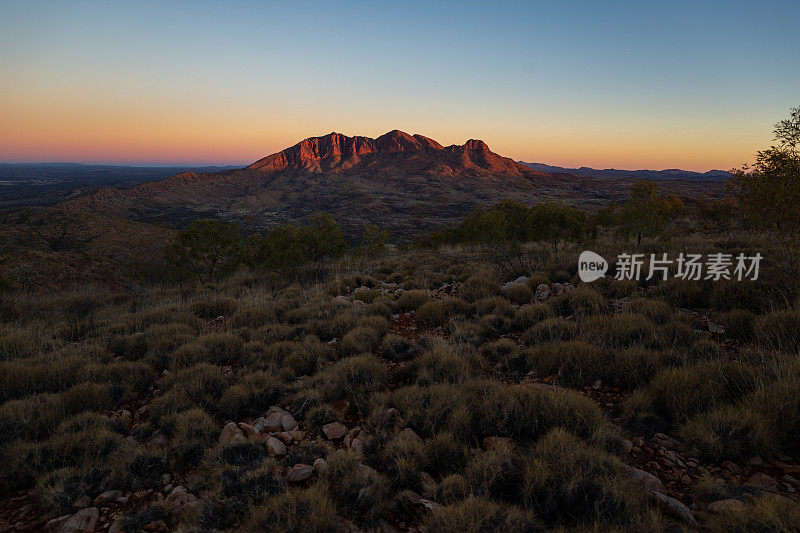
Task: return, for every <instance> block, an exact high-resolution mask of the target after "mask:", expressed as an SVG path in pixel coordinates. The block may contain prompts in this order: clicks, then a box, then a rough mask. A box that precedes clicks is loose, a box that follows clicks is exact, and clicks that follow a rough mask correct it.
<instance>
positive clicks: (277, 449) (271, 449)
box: [264, 436, 286, 457]
mask: <svg viewBox="0 0 800 533" xmlns="http://www.w3.org/2000/svg"><path fill="white" fill-rule="evenodd" d="M264 446H265V447H266V448H267V454H268V455H269V456H270V457H274V456H276V455H286V445H285V444H284V443H282V442H281V441H279V440H278V439H276V438H275V437H271V436H270V437H267V440H266V442H265V443H264Z"/></svg>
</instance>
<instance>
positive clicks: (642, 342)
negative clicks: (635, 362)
mask: <svg viewBox="0 0 800 533" xmlns="http://www.w3.org/2000/svg"><path fill="white" fill-rule="evenodd" d="M579 328H580V331H581V338H582V339H583V340H585V341H587V342H591V343H593V344H597V345H600V346H606V347H608V348H628V347H632V346H644V347H648V346H653V345H654V344H656V329H655V327H654V326H653V324H652V323H651V322H650V321H649V320H647V318H645V317H643V316H642V315H635V314H622V315H616V316H592V317H587V318H586V319H584V320H582V321H581V322H580V324H579Z"/></svg>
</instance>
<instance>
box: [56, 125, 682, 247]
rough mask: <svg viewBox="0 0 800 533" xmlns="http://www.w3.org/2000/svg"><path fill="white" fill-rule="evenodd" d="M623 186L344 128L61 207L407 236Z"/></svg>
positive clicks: (594, 198)
mask: <svg viewBox="0 0 800 533" xmlns="http://www.w3.org/2000/svg"><path fill="white" fill-rule="evenodd" d="M629 186H630V183H629V182H624V181H620V180H597V179H587V178H582V177H578V176H572V175H566V174H549V173H545V172H541V171H537V170H534V169H531V168H529V167H527V166H525V165H522V164H520V163H517V162H515V161H514V160H513V159H511V158H508V157H503V156H500V155H498V154H496V153H494V152H492V151H491V150H490V149H489V147H488V146H487V145H486V143H484V142H483V141H480V140H475V139H471V140H468V141H467V142H466V143H464V144H463V145H451V146H442V145H441V144H439V143H438V142H436V141H435V140H433V139H430V138H428V137H425V136H422V135H409V134H407V133H404V132H402V131H398V130H394V131H390V132H388V133H386V134H384V135H381V136H380V137H377V138H375V139H373V138H370V137H362V136H353V137H348V136H346V135H342V134H340V133H330V134H328V135H324V136H322V137H309V138H307V139H305V140H303V141H301V142H299V143H297V144H295V145H294V146H292V147H290V148H287V149H285V150H282V151H280V152H278V153H275V154H272V155H269V156H266V157H264V158H261V159H259V160H258V161H255V162H254V163H252V164H251V165H248V166H247V167H245V168H241V169H233V170H224V171H221V172H182V173H180V174H176V175H174V176H172V177H169V178H167V179H164V180H160V181H153V182H149V183H144V184H140V185H136V186H133V187H130V188H115V187H101V188H98V189H95V190H93V191H91V192H88V193H86V192H84V191H79V192H77V193H76V194H75V195H74V196H73V197H71V198H69V199H67V200H65V201H64V202H62V203H61V206H62V207H65V208H67V209H72V210H89V211H102V212H106V213H110V214H113V215H118V216H122V217H126V218H132V219H135V220H141V221H147V222H169V223H171V224H176V225H178V226H183V225H186V224H188V223H189V222H191V221H192V220H194V219H195V218H202V217H208V218H219V219H223V220H228V221H233V222H236V223H238V224H240V225H241V226H243V227H244V228H245V230H246V231H263V230H268V229H269V228H271V227H273V226H275V225H276V224H279V223H285V222H290V221H297V220H300V219H302V218H304V217H306V216H307V215H309V214H311V213H313V212H315V211H324V212H328V213H331V214H332V215H333V216H334V217H335V218H336V220H337V222H339V224H340V225H341V226H342V227H343V229H344V230H345V232H346V233H347V234H348V235H349V236H351V237H352V236H357V235H359V234H360V233H361V232H362V231H363V229H364V226H365V225H366V224H377V225H380V226H381V227H384V228H387V229H389V230H390V232H391V233H392V234H393V235H394V236H395V237H400V238H403V237H407V236H410V235H413V234H415V233H419V232H420V231H423V230H428V229H434V228H439V227H442V226H444V225H449V224H453V223H455V222H457V221H458V220H460V219H461V218H463V217H464V216H465V215H466V214H467V213H468V212H469V211H471V210H472V209H473V208H474V207H475V206H476V205H487V204H493V203H495V202H498V201H500V200H503V199H512V200H517V201H520V202H524V203H527V204H531V203H535V202H540V201H545V200H564V201H569V202H571V203H575V204H579V205H580V206H581V207H591V206H598V205H604V204H607V203H608V202H610V201H612V200H619V199H621V198H623V197H624V196H625V194H626V191H627V188H628V187H629ZM682 189H685V188H682Z"/></svg>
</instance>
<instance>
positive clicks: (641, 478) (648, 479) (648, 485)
mask: <svg viewBox="0 0 800 533" xmlns="http://www.w3.org/2000/svg"><path fill="white" fill-rule="evenodd" d="M622 468H623V469H624V470H625V471H626V472H627V473H628V475H629V476H630V477H631V479H633V480H634V481H635V482H637V483H639V484H640V485H642V486H643V487H644V488H645V489H647V491H648V492H666V489H665V488H664V484H663V483H662V482H661V480H660V479H658V478H657V477H656V476H654V475H653V474H651V473H649V472H645V471H644V470H639V469H638V468H633V467H632V466H628V465H622Z"/></svg>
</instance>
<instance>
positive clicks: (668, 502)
mask: <svg viewBox="0 0 800 533" xmlns="http://www.w3.org/2000/svg"><path fill="white" fill-rule="evenodd" d="M650 498H651V499H652V500H653V501H654V502H656V503H657V504H658V505H660V506H661V507H662V508H663V509H664V510H665V511H667V512H668V513H669V514H671V515H672V516H673V517H675V518H677V519H678V520H680V521H681V522H685V523H687V524H691V525H695V524H697V521H696V520H695V519H694V515H692V511H691V510H689V508H688V507H686V505H684V504H683V503H681V502H680V501H678V500H676V499H675V498H672V497H670V496H667V495H666V494H661V493H660V492H651V493H650Z"/></svg>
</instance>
